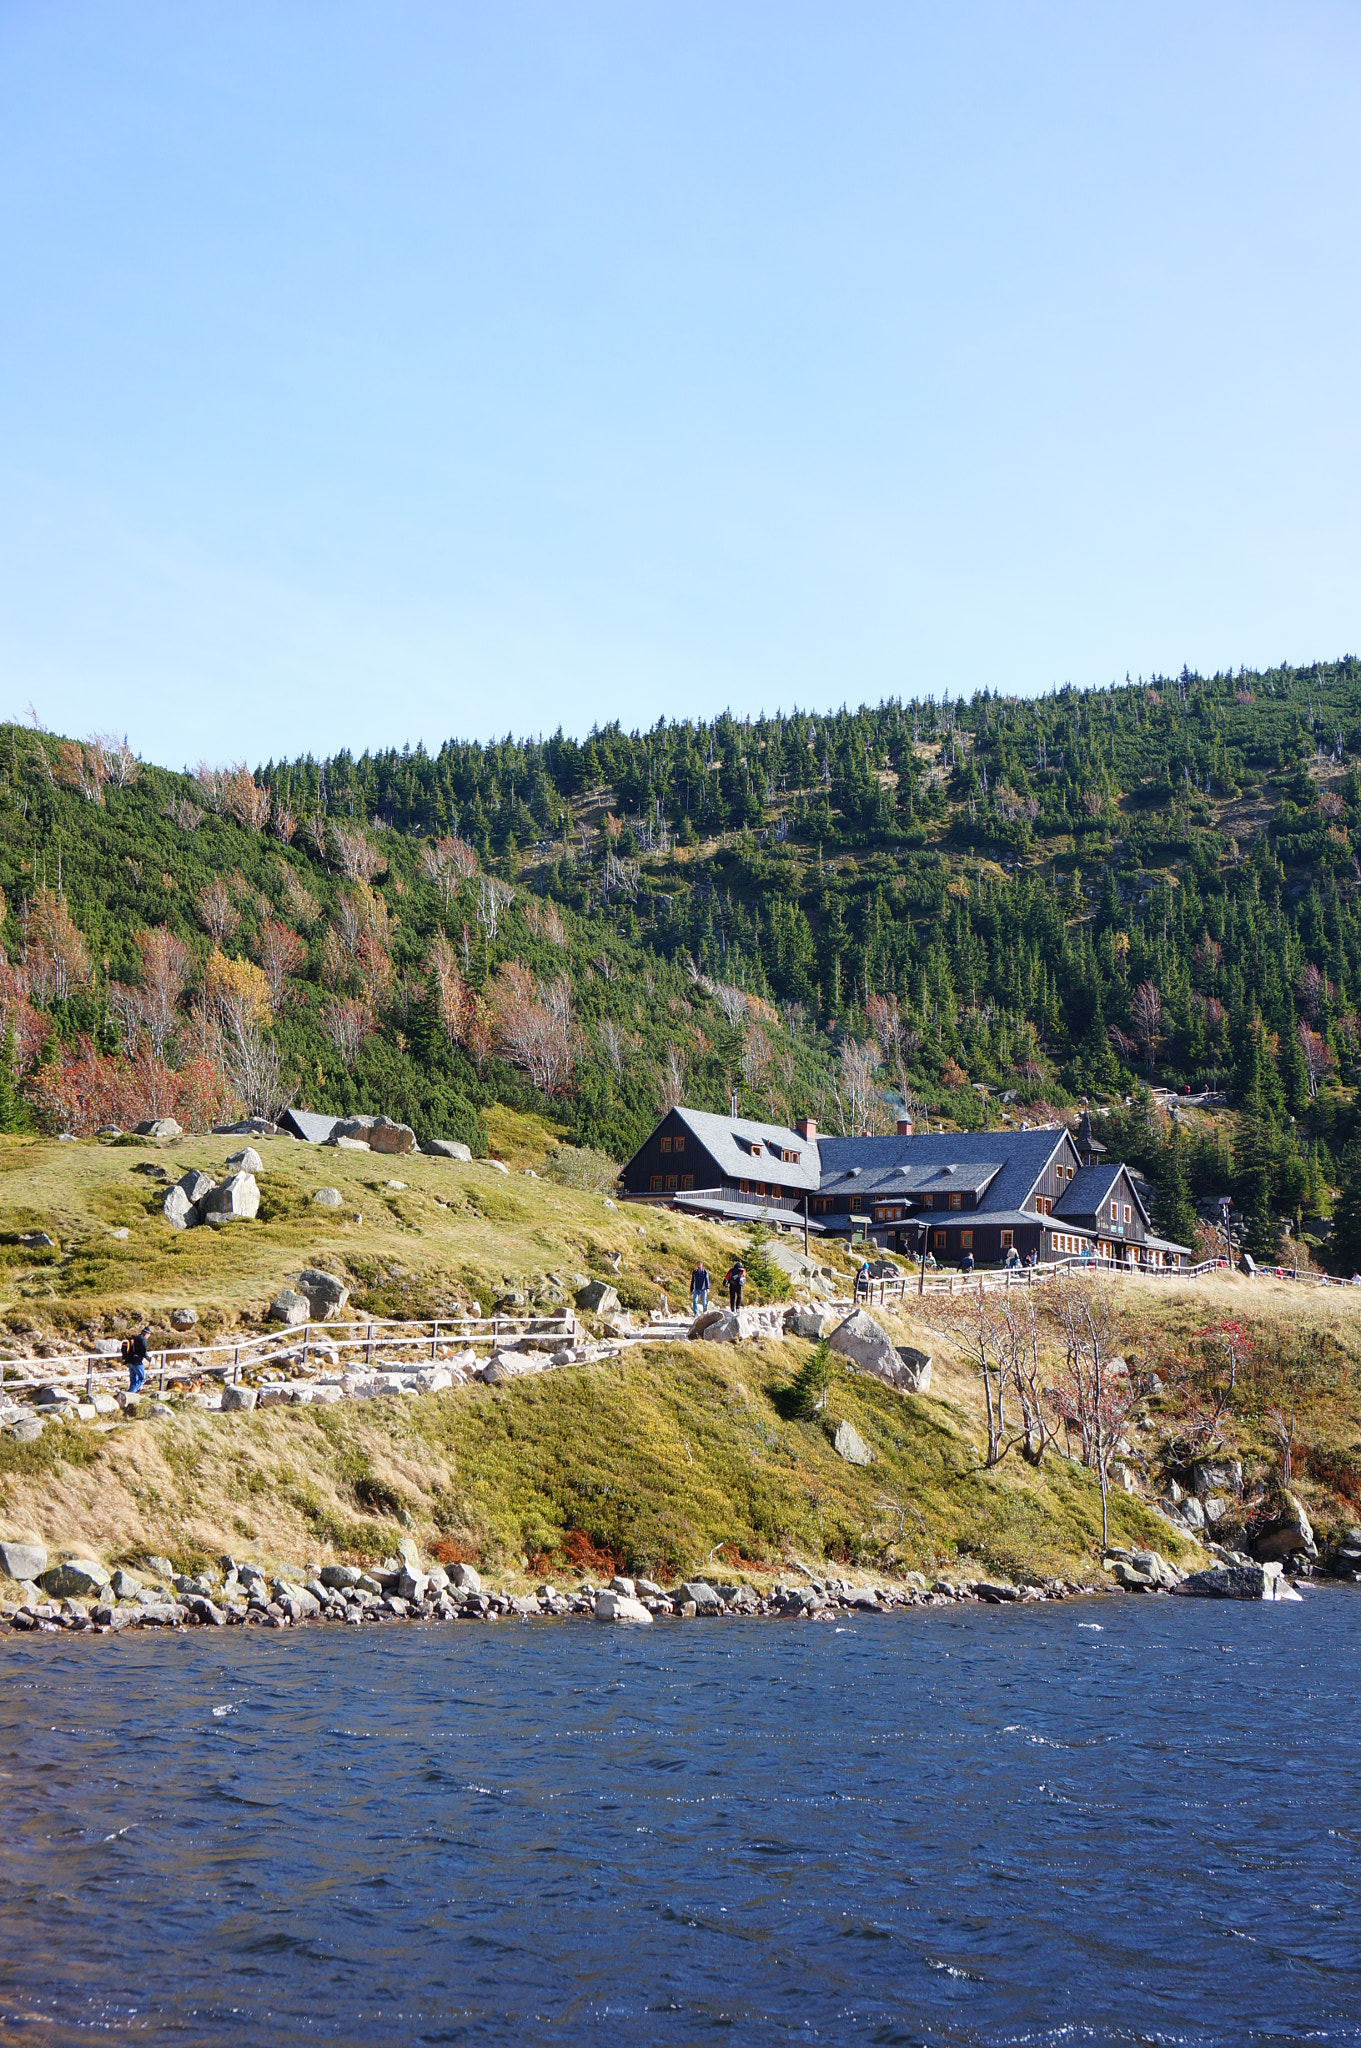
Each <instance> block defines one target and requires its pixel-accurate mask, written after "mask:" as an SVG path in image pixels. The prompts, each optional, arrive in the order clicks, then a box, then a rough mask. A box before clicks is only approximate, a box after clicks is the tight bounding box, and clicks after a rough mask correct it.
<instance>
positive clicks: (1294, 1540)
mask: <svg viewBox="0 0 1361 2048" xmlns="http://www.w3.org/2000/svg"><path fill="white" fill-rule="evenodd" d="M1251 1548H1252V1554H1253V1556H1254V1557H1255V1558H1257V1559H1258V1560H1259V1561H1260V1562H1262V1563H1268V1562H1270V1561H1271V1560H1273V1559H1274V1560H1276V1561H1277V1562H1280V1561H1281V1560H1282V1559H1284V1558H1287V1557H1317V1556H1318V1545H1317V1544H1316V1543H1315V1541H1314V1532H1313V1529H1312V1528H1311V1527H1310V1523H1309V1517H1308V1515H1306V1514H1305V1512H1304V1509H1303V1507H1302V1506H1301V1505H1300V1503H1299V1501H1297V1500H1296V1498H1295V1496H1294V1494H1293V1493H1286V1494H1285V1495H1283V1497H1282V1505H1281V1510H1280V1513H1279V1514H1278V1515H1276V1516H1275V1518H1274V1519H1273V1520H1272V1521H1270V1522H1268V1523H1267V1524H1266V1525H1265V1527H1263V1528H1260V1529H1258V1531H1257V1532H1256V1534H1255V1535H1254V1536H1253V1538H1252V1545H1251Z"/></svg>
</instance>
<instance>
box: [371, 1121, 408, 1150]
mask: <svg viewBox="0 0 1361 2048" xmlns="http://www.w3.org/2000/svg"><path fill="white" fill-rule="evenodd" d="M369 1150H370V1151H371V1152H393V1153H402V1152H414V1151H415V1150H416V1133H415V1132H414V1131H413V1130H412V1128H411V1126H410V1124H395V1123H393V1122H392V1120H391V1118H390V1117H385V1116H380V1117H375V1118H374V1121H373V1125H372V1127H371V1129H370V1131H369Z"/></svg>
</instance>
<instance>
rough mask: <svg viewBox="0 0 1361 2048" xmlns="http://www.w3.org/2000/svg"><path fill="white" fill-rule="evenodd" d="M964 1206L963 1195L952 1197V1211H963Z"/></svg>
mask: <svg viewBox="0 0 1361 2048" xmlns="http://www.w3.org/2000/svg"><path fill="white" fill-rule="evenodd" d="M963 1206H964V1197H963V1195H951V1197H950V1207H951V1208H952V1209H962V1208H963Z"/></svg>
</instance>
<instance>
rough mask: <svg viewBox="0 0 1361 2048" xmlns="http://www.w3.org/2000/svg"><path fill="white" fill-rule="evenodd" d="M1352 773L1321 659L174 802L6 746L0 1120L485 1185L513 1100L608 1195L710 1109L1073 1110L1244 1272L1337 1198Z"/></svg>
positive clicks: (491, 755) (58, 757)
mask: <svg viewBox="0 0 1361 2048" xmlns="http://www.w3.org/2000/svg"><path fill="white" fill-rule="evenodd" d="M245 737H246V736H243V742H244V740H245ZM1358 759H1361V663H1358V662H1357V661H1355V660H1354V659H1350V658H1349V659H1347V660H1345V661H1342V662H1338V663H1335V664H1328V665H1322V666H1316V667H1313V668H1310V669H1289V668H1281V669H1275V670H1269V671H1266V672H1264V673H1261V674H1245V673H1242V672H1240V673H1238V674H1237V675H1216V676H1213V677H1201V676H1195V675H1191V674H1189V673H1187V672H1185V671H1184V672H1183V673H1182V675H1181V676H1180V677H1178V678H1176V679H1173V680H1168V679H1163V678H1159V679H1157V680H1156V681H1155V682H1153V683H1151V684H1145V683H1144V682H1142V681H1141V682H1139V683H1130V682H1128V681H1127V682H1126V684H1125V685H1124V686H1122V687H1119V688H1112V689H1110V690H1105V691H1096V692H1086V693H1083V692H1078V691H1075V690H1064V691H1060V692H1057V693H1054V694H1051V695H1049V696H1047V697H1043V698H1039V699H1029V700H1023V699H1018V698H1014V697H1008V696H1006V695H1005V694H1001V693H997V692H994V691H992V690H984V691H981V692H979V693H977V694H976V695H974V696H972V697H971V698H967V699H965V698H962V697H961V698H958V699H952V698H951V696H950V694H949V692H948V691H947V692H944V693H942V695H941V697H940V700H939V701H934V700H932V699H928V700H927V701H925V702H913V703H904V702H898V701H891V702H887V703H883V704H880V705H879V706H877V707H874V708H869V707H866V708H863V709H860V710H857V711H849V710H844V709H843V710H842V711H840V712H836V713H832V714H830V715H826V716H823V715H816V714H809V713H794V714H791V715H789V716H774V717H770V718H760V719H756V720H746V721H739V720H735V719H732V718H728V717H723V718H720V719H717V720H716V721H714V722H713V723H712V724H702V723H698V724H697V723H689V722H681V723H674V724H668V723H665V722H663V723H659V724H658V725H657V726H656V727H655V728H654V729H653V730H652V731H650V732H647V733H632V734H629V733H625V732H623V731H621V730H620V729H619V728H618V727H615V726H612V727H608V728H606V729H604V730H602V731H595V732H593V733H592V734H591V735H590V736H589V737H588V738H587V739H585V740H583V741H577V740H574V739H569V738H566V737H564V736H563V735H562V734H561V733H559V734H557V735H555V736H554V737H553V738H551V739H540V740H513V739H506V740H504V741H501V742H498V743H496V744H494V745H490V746H479V745H475V744H469V743H462V742H457V741H450V742H449V743H448V744H446V745H445V746H444V747H442V748H441V749H440V751H439V752H438V753H437V754H431V753H427V752H426V751H425V750H424V749H423V748H418V749H415V750H412V749H410V748H406V749H403V750H402V751H401V752H396V751H394V752H391V753H386V754H377V755H364V756H362V757H360V758H358V759H354V758H352V757H351V756H349V755H348V754H339V755H336V756H334V757H333V758H330V759H328V760H324V761H318V760H313V759H310V758H308V759H304V760H297V761H282V762H273V761H271V762H269V763H267V764H266V765H264V766H263V767H258V768H255V769H254V770H251V769H249V768H248V767H245V766H238V767H235V768H230V767H229V768H219V767H213V766H208V765H203V766H200V768H199V769H198V770H197V771H196V772H192V773H191V772H185V773H182V774H174V773H170V772H168V771H167V770H165V769H162V768H158V767H155V766H152V765H150V764H147V763H144V762H140V761H138V760H136V759H134V758H133V757H132V756H131V754H130V753H129V751H128V749H127V748H126V746H124V745H121V744H120V743H118V742H117V741H114V740H110V739H108V738H102V739H92V740H89V741H76V740H67V739H58V738H56V737H54V736H51V735H48V734H46V733H43V732H41V731H37V730H30V729H25V728H22V727H18V726H6V727H3V728H0V885H2V886H3V890H4V906H3V925H2V926H0V942H2V943H3V947H4V952H5V956H6V960H7V963H8V964H7V965H6V966H5V968H4V969H3V998H4V1007H5V1034H6V1035H5V1060H4V1062H3V1065H4V1070H5V1071H4V1072H3V1073H0V1116H3V1120H4V1121H5V1122H7V1123H9V1124H10V1125H17V1124H20V1123H22V1122H23V1120H24V1119H25V1118H31V1119H34V1120H36V1121H38V1122H39V1123H41V1124H42V1125H43V1126H45V1127H47V1128H64V1129H73V1130H76V1131H86V1130H92V1129H95V1128H97V1127H99V1126H100V1125H101V1124H104V1123H108V1122H116V1123H121V1124H124V1125H126V1124H127V1123H129V1122H131V1121H133V1120H134V1119H135V1118H137V1117H140V1116H145V1115H149V1114H152V1113H159V1112H161V1111H165V1110H172V1109H173V1110H174V1113H175V1114H177V1115H178V1116H179V1117H180V1120H181V1122H183V1123H186V1124H195V1123H197V1124H202V1123H204V1122H205V1121H211V1120H212V1119H213V1118H215V1117H220V1115H221V1114H222V1113H223V1112H224V1110H226V1109H227V1108H228V1107H229V1106H230V1105H232V1104H239V1105H240V1106H242V1107H244V1108H247V1109H250V1110H252V1111H256V1112H261V1113H268V1112H270V1111H272V1110H274V1109H277V1108H278V1107H279V1106H280V1104H281V1103H283V1102H285V1101H290V1100H291V1101H294V1102H297V1103H298V1104H300V1105H303V1106H307V1107H311V1108H318V1109H332V1110H337V1111H348V1110H356V1109H368V1110H374V1111H378V1110H381V1111H386V1112H387V1113H388V1114H389V1115H392V1116H395V1117H400V1118H402V1119H404V1120H406V1121H408V1122H410V1123H412V1124H413V1125H414V1126H415V1128H416V1130H417V1131H418V1133H419V1134H420V1135H421V1136H422V1137H427V1136H453V1137H463V1138H466V1139H467V1140H468V1141H469V1142H471V1143H472V1144H473V1145H474V1146H476V1147H479V1148H481V1147H482V1146H483V1145H484V1144H485V1133H484V1129H483V1125H482V1121H481V1116H480V1111H481V1110H482V1109H484V1108H485V1107H486V1106H487V1105H488V1104H489V1103H491V1102H493V1101H497V1100H503V1101H507V1102H510V1103H512V1104H516V1105H519V1106H522V1107H526V1106H530V1105H537V1106H540V1107H541V1106H543V1105H544V1104H545V1103H547V1104H550V1105H552V1106H553V1107H554V1109H555V1110H556V1112H557V1114H558V1115H559V1116H560V1117H561V1120H562V1123H563V1126H564V1132H565V1134H566V1135H569V1136H570V1137H571V1138H572V1139H573V1140H574V1141H575V1142H576V1143H578V1144H580V1145H589V1146H592V1147H595V1148H597V1149H599V1150H601V1151H604V1152H607V1153H610V1154H612V1155H613V1156H614V1157H615V1158H622V1157H624V1156H625V1155H626V1154H627V1153H628V1152H629V1151H630V1150H631V1149H632V1147H633V1146H634V1145H635V1144H636V1143H637V1142H638V1140H639V1139H640V1138H641V1136H642V1135H643V1133H644V1132H645V1130H646V1129H647V1127H648V1126H649V1124H650V1123H651V1121H652V1119H653V1118H654V1117H655V1115H656V1114H657V1112H658V1110H659V1109H661V1108H663V1107H665V1106H666V1105H667V1104H668V1103H669V1102H671V1101H673V1100H676V1099H678V1098H680V1097H682V1096H683V1097H685V1098H686V1099H688V1100H690V1101H693V1102H696V1103H699V1104H702V1105H708V1106H712V1107H722V1106H724V1105H725V1104H726V1102H727V1099H728V1095H729V1091H730V1090H733V1089H735V1090H736V1091H737V1093H738V1095H739V1097H740V1099H741V1103H742V1106H743V1108H744V1110H746V1111H747V1112H748V1113H752V1114H759V1115H769V1116H777V1117H780V1118H788V1117H791V1116H793V1115H794V1114H797V1113H799V1112H801V1111H811V1112H812V1113H814V1114H816V1115H818V1116H819V1118H820V1120H821V1121H822V1122H823V1123H824V1124H825V1125H827V1126H830V1127H833V1128H857V1129H860V1128H876V1127H884V1126H885V1125H886V1124H887V1121H888V1119H889V1118H890V1117H891V1115H892V1114H893V1113H894V1110H895V1108H896V1107H897V1105H898V1104H899V1103H901V1102H907V1103H908V1104H909V1105H910V1106H911V1107H912V1109H913V1111H914V1113H916V1114H917V1115H918V1116H920V1115H921V1114H922V1113H925V1114H926V1115H928V1116H929V1117H930V1118H931V1119H932V1120H933V1121H934V1120H935V1119H937V1118H943V1119H945V1120H946V1121H949V1122H953V1123H956V1124H959V1125H963V1126H969V1127H975V1126H977V1125H979V1124H981V1123H982V1122H984V1121H985V1120H986V1119H988V1118H996V1117H999V1116H1002V1115H1006V1114H1011V1115H1016V1116H1024V1115H1030V1116H1032V1117H1034V1116H1036V1115H1041V1116H1043V1115H1048V1114H1050V1113H1052V1112H1053V1111H1061V1110H1063V1109H1064V1108H1066V1107H1067V1106H1069V1105H1071V1104H1073V1103H1074V1102H1075V1101H1076V1100H1077V1098H1078V1097H1079V1096H1081V1095H1087V1096H1089V1097H1091V1098H1092V1099H1093V1101H1096V1100H1098V1099H1101V1100H1107V1099H1108V1100H1109V1101H1110V1103H1111V1105H1112V1106H1113V1109H1114V1112H1115V1117H1116V1128H1115V1131H1114V1133H1113V1140H1114V1142H1115V1143H1116V1144H1118V1145H1119V1147H1120V1149H1121V1150H1123V1151H1124V1152H1125V1153H1126V1154H1127V1156H1129V1157H1130V1158H1131V1159H1133V1161H1134V1163H1135V1164H1136V1165H1139V1166H1141V1167H1142V1168H1143V1169H1144V1170H1145V1171H1146V1172H1147V1173H1148V1174H1149V1175H1150V1177H1151V1178H1152V1180H1153V1181H1154V1184H1155V1186H1156V1187H1157V1189H1158V1191H1159V1199H1160V1207H1161V1216H1162V1220H1163V1221H1164V1223H1165V1224H1166V1225H1167V1226H1168V1227H1169V1228H1171V1229H1172V1230H1173V1231H1174V1232H1175V1233H1176V1234H1178V1235H1181V1236H1183V1237H1189V1235H1190V1233H1191V1230H1192V1228H1193V1226H1194V1209H1193V1203H1194V1199H1195V1197H1197V1196H1203V1195H1206V1194H1209V1193H1219V1192H1228V1191H1230V1190H1232V1191H1233V1192H1234V1193H1235V1195H1236V1197H1237V1199H1238V1201H1239V1203H1240V1205H1241V1206H1242V1208H1243V1210H1244V1211H1245V1213H1246V1214H1247V1215H1248V1217H1249V1219H1250V1229H1251V1233H1252V1237H1253V1241H1255V1242H1256V1243H1258V1244H1259V1246H1260V1247H1261V1248H1262V1249H1269V1248H1270V1246H1271V1244H1272V1243H1273V1242H1274V1236H1275V1230H1276V1218H1277V1217H1278V1216H1281V1215H1285V1216H1289V1217H1292V1218H1293V1219H1295V1220H1296V1222H1298V1219H1299V1217H1300V1216H1301V1214H1303V1213H1306V1212H1315V1213H1316V1212H1318V1211H1320V1210H1326V1208H1327V1207H1328V1205H1329V1190H1330V1187H1331V1186H1333V1185H1335V1184H1337V1182H1338V1180H1339V1178H1340V1179H1341V1180H1342V1182H1343V1184H1344V1186H1346V1187H1350V1185H1351V1184H1352V1182H1353V1180H1354V1179H1361V1175H1356V1176H1352V1175H1350V1174H1348V1175H1340V1173H1339V1164H1340V1155H1341V1152H1342V1149H1343V1148H1344V1147H1345V1146H1346V1145H1347V1144H1348V1143H1349V1142H1350V1141H1351V1138H1352V1135H1353V1122H1354V1115H1355V1112H1354V1091H1355V1083H1356V1080H1357V1078H1358V1064H1359V1063H1361V1019H1359V1018H1358V1008H1359V1007H1361V910H1359V906H1361V862H1358V857H1357V851H1356V847H1357V843H1358V841H1357V835H1358V833H1361V775H1358V772H1357V769H1356V767H1355V766H1354V765H1353V764H1354V763H1355V762H1356V761H1357V760H1358ZM1141 1083H1157V1084H1160V1085H1163V1086H1167V1087H1174V1088H1178V1089H1182V1088H1185V1087H1187V1086H1190V1087H1191V1088H1193V1089H1195V1090H1197V1091H1201V1090H1206V1089H1208V1090H1212V1091H1221V1092H1223V1093H1224V1095H1225V1096H1226V1099H1227V1103H1228V1105H1229V1113H1228V1114H1226V1115H1216V1114H1211V1115H1209V1116H1205V1117H1202V1118H1199V1119H1192V1120H1190V1121H1189V1123H1188V1128H1187V1129H1186V1130H1184V1131H1178V1129H1177V1128H1176V1127H1175V1126H1173V1125H1169V1124H1168V1122H1167V1120H1166V1119H1165V1117H1163V1116H1162V1115H1161V1113H1160V1112H1158V1111H1157V1110H1156V1109H1155V1107H1154V1105H1153V1104H1152V1102H1151V1101H1150V1099H1149V1097H1148V1096H1147V1095H1146V1094H1144V1093H1142V1092H1141V1085H1140V1084H1141ZM1003 1096H1006V1097H1007V1098H1009V1099H1008V1101H1007V1102H1006V1103H1004V1102H1003V1100H1002V1098H1003ZM1126 1097H1129V1098H1131V1106H1130V1107H1129V1108H1128V1109H1126V1108H1125V1107H1124V1103H1125V1098H1126ZM889 1127H891V1126H889ZM1359 1220H1361V1219H1359ZM1337 1222H1338V1233H1337V1238H1336V1240H1335V1242H1336V1244H1337V1245H1338V1248H1339V1254H1340V1255H1341V1256H1344V1257H1345V1258H1346V1259H1347V1260H1348V1261H1349V1262H1350V1260H1351V1259H1352V1258H1353V1257H1356V1256H1361V1242H1356V1243H1355V1244H1354V1240H1358V1239H1361V1231H1358V1230H1357V1229H1355V1228H1354V1225H1353V1220H1352V1218H1351V1215H1350V1204H1349V1202H1348V1200H1346V1199H1344V1200H1343V1201H1342V1202H1341V1203H1340V1205H1339V1213H1338V1218H1337Z"/></svg>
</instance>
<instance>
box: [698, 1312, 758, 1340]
mask: <svg viewBox="0 0 1361 2048" xmlns="http://www.w3.org/2000/svg"><path fill="white" fill-rule="evenodd" d="M689 1334H690V1336H691V1337H695V1338H702V1339H703V1340H704V1342H705V1343H706V1344H736V1343H737V1341H738V1339H739V1338H740V1337H742V1336H743V1335H744V1334H745V1333H744V1331H743V1329H742V1322H741V1314H740V1311H739V1312H737V1313H734V1312H733V1310H732V1309H727V1308H710V1309H706V1310H705V1312H704V1314H703V1315H702V1316H696V1317H695V1320H694V1321H693V1323H691V1325H690V1331H689Z"/></svg>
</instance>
